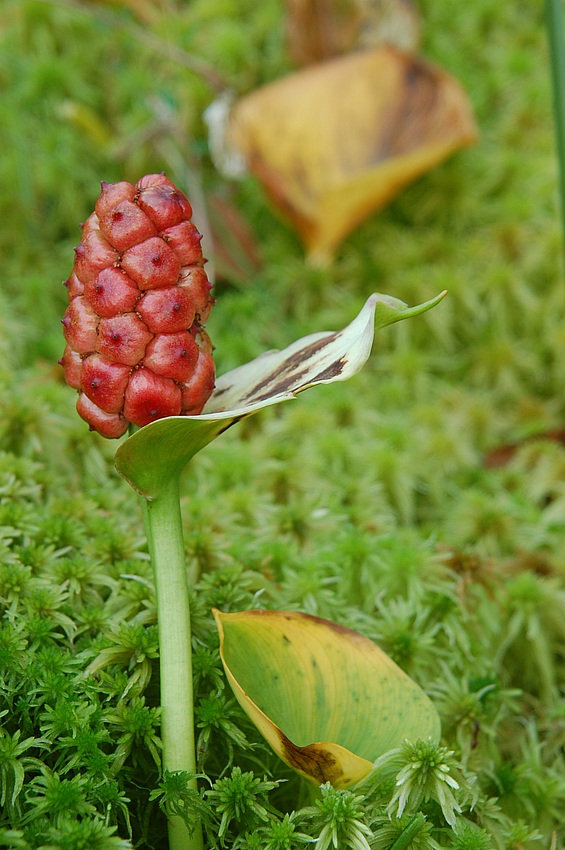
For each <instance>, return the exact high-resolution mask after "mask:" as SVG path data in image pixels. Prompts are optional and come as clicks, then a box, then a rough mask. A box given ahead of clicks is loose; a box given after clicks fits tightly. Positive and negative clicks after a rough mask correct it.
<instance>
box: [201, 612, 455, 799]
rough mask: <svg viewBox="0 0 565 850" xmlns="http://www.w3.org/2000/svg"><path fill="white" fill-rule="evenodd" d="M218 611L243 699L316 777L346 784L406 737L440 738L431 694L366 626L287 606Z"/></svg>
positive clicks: (280, 747) (224, 649)
mask: <svg viewBox="0 0 565 850" xmlns="http://www.w3.org/2000/svg"><path fill="white" fill-rule="evenodd" d="M214 616H215V618H216V623H217V626H218V630H219V633H220V651H221V655H222V661H223V664H224V667H225V669H226V673H227V676H228V679H229V681H230V684H231V686H232V688H233V690H234V693H235V695H236V698H237V699H238V701H239V702H240V704H241V705H242V707H243V709H244V710H245V711H246V712H247V713H248V715H249V717H250V718H251V720H252V721H253V722H254V723H255V724H256V726H257V728H258V729H259V731H260V732H261V733H262V734H263V736H264V737H265V739H266V740H267V741H268V742H269V744H270V745H271V746H272V747H273V749H274V750H275V752H277V753H278V755H279V756H280V757H281V758H282V759H283V761H285V762H286V763H287V764H289V765H290V766H291V767H293V768H294V769H296V770H298V771H299V772H300V773H301V774H303V775H305V776H307V777H308V778H309V779H311V780H313V781H315V782H322V781H331V782H332V784H333V785H334V786H335V787H347V786H348V785H351V784H353V783H354V782H356V781H359V780H360V779H362V778H363V777H364V776H366V775H367V773H368V772H369V770H370V768H371V764H372V762H373V761H374V760H376V759H377V758H378V757H379V756H380V755H382V754H383V753H384V752H386V751H387V750H389V749H392V748H393V747H395V746H398V745H399V744H400V743H401V742H402V741H403V740H404V739H406V738H408V739H416V738H432V739H434V740H438V739H439V717H438V714H437V712H436V710H435V708H434V707H433V705H432V703H431V702H430V700H429V699H428V697H427V696H426V695H425V694H424V692H423V691H422V690H421V689H420V688H419V687H418V686H417V685H416V684H415V683H414V682H413V681H412V680H411V679H410V678H409V677H408V676H407V675H406V674H405V673H404V672H403V671H402V670H401V669H400V668H399V667H398V666H397V665H396V664H395V663H394V662H393V661H392V660H391V659H390V658H389V657H388V656H387V655H386V654H385V653H384V652H382V650H381V649H379V647H377V646H376V644H374V643H372V642H371V641H370V640H368V639H367V638H365V637H363V636H362V635H360V634H358V633H357V632H354V631H351V630H350V629H346V628H344V627H342V626H338V625H337V624H335V623H331V622H330V621H328V620H322V619H320V618H317V617H311V616H309V615H306V614H298V613H296V612H288V611H245V612H242V613H240V614H221V613H220V612H218V611H214Z"/></svg>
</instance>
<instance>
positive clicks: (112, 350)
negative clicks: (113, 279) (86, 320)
mask: <svg viewBox="0 0 565 850" xmlns="http://www.w3.org/2000/svg"><path fill="white" fill-rule="evenodd" d="M152 338H153V334H151V333H150V332H149V331H148V330H147V326H146V325H145V324H144V322H142V320H141V319H140V318H139V316H138V315H137V314H136V313H123V314H122V315H119V316H111V317H110V318H109V319H101V320H100V324H99V326H98V345H97V346H96V349H95V350H96V351H98V353H99V354H102V355H104V357H106V358H107V359H108V360H113V361H115V362H116V363H122V364H125V365H126V366H135V365H136V364H137V363H139V362H140V361H141V360H142V359H143V357H144V355H145V349H146V348H147V343H148V342H150V341H151V339H152Z"/></svg>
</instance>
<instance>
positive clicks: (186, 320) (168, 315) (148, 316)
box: [137, 286, 196, 333]
mask: <svg viewBox="0 0 565 850" xmlns="http://www.w3.org/2000/svg"><path fill="white" fill-rule="evenodd" d="M137 312H138V313H139V315H140V316H141V318H142V319H143V321H144V322H145V324H146V325H147V327H148V328H149V330H150V331H151V332H152V333H174V332H175V331H182V330H185V329H187V328H190V327H191V326H192V323H193V322H194V315H195V312H196V311H195V309H194V303H193V301H192V299H191V298H190V296H189V295H188V294H187V293H186V292H185V291H184V290H183V289H182V288H181V287H180V286H167V287H165V288H164V289H153V290H151V291H150V292H146V293H145V295H144V296H143V297H142V298H140V299H139V301H138V304H137Z"/></svg>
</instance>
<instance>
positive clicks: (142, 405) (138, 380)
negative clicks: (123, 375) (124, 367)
mask: <svg viewBox="0 0 565 850" xmlns="http://www.w3.org/2000/svg"><path fill="white" fill-rule="evenodd" d="M181 399H182V392H181V389H180V387H179V386H178V384H176V383H175V382H174V381H173V380H172V379H171V378H164V377H163V376H162V375H156V374H155V373H154V372H152V371H151V369H145V368H144V367H143V366H142V367H141V368H140V369H137V370H136V371H135V372H134V373H133V374H132V376H131V378H130V379H129V384H128V386H127V389H126V397H125V404H124V416H125V417H126V419H129V421H130V422H133V423H134V425H139V426H140V427H142V426H143V425H148V424H149V423H150V422H154V421H155V420H156V419H162V418H163V417H164V416H178V415H179V414H180V411H181Z"/></svg>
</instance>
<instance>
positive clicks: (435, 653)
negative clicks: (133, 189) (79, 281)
mask: <svg viewBox="0 0 565 850" xmlns="http://www.w3.org/2000/svg"><path fill="white" fill-rule="evenodd" d="M542 5H543V4H541V3H525V2H518V1H517V2H505V3H494V2H492V0H472V2H469V3H453V2H452V0H434V2H432V0H421V2H420V3H419V4H418V6H419V9H420V12H421V15H422V20H423V44H422V53H423V55H424V56H426V57H427V58H429V59H431V60H432V61H434V62H436V63H438V64H440V65H441V66H443V67H444V68H445V69H446V70H448V71H449V72H450V73H452V74H454V75H455V76H456V77H457V78H458V79H459V80H460V81H461V83H462V85H463V86H464V87H465V89H466V91H467V92H468V95H469V97H470V100H471V102H472V104H473V107H474V110H475V114H476V118H477V123H478V126H479V129H480V140H479V142H478V144H477V145H475V146H474V147H472V148H470V149H467V150H465V151H462V152H460V153H458V154H456V155H455V156H454V157H452V158H451V159H450V160H449V161H448V162H446V163H444V164H443V165H441V166H440V167H438V168H436V169H435V170H434V171H432V172H431V173H429V174H428V175H426V176H425V177H423V178H421V179H420V180H419V181H418V182H417V183H415V184H414V185H413V186H411V187H410V188H409V189H407V190H406V191H404V192H403V194H402V195H400V196H399V197H398V198H397V199H396V200H395V201H394V202H393V203H392V204H391V205H390V206H389V207H388V208H387V209H386V210H385V211H384V212H382V213H381V214H379V215H377V216H373V217H371V218H370V219H368V220H367V221H366V222H365V223H364V224H363V225H362V226H360V227H359V228H358V229H357V230H356V232H355V233H354V234H353V235H352V236H351V237H350V238H349V239H348V240H347V241H346V242H344V244H343V245H342V246H341V247H340V249H339V251H338V253H337V256H336V258H335V261H334V262H333V263H332V264H331V265H330V266H329V267H327V268H324V269H319V268H312V267H310V266H308V265H307V264H306V263H305V261H304V254H303V250H302V248H301V246H300V244H299V242H298V240H297V238H296V237H295V235H294V234H293V233H292V231H290V230H289V229H288V228H287V227H286V226H285V225H284V224H283V223H281V222H280V221H279V219H278V218H276V217H275V216H274V214H273V213H272V212H271V211H270V209H269V207H268V206H267V205H266V203H265V199H264V196H263V193H262V191H261V188H260V186H259V185H258V184H257V183H256V182H255V181H254V180H253V179H252V178H246V179H245V180H243V181H242V182H240V183H237V184H234V185H228V184H227V183H226V182H225V181H224V180H223V179H222V178H221V177H220V176H219V175H218V173H217V172H216V171H215V169H214V167H213V165H212V162H211V160H210V157H209V154H208V147H207V136H206V131H205V126H204V123H203V121H202V112H203V110H204V109H205V107H206V106H207V105H208V104H209V103H210V102H211V100H212V99H213V98H214V96H215V92H214V90H213V89H212V88H211V86H210V83H209V81H207V80H206V79H204V78H203V77H202V75H199V74H196V73H195V72H194V70H193V69H192V67H191V59H190V57H199V58H200V59H204V60H205V61H206V63H207V64H208V65H209V67H210V68H212V69H214V70H215V72H216V73H217V74H219V75H220V76H221V77H222V78H223V79H225V80H226V81H227V83H228V84H229V85H230V86H231V87H232V88H233V90H234V91H235V92H239V93H243V92H247V91H250V90H252V89H253V88H255V87H256V86H258V85H260V84H261V83H263V82H266V81H268V80H271V79H274V78H276V77H278V76H281V75H282V74H284V73H285V72H286V71H288V70H289V69H290V68H291V64H290V60H289V59H288V54H287V50H286V46H285V40H284V26H283V23H282V20H283V16H284V4H283V3H282V2H276V0H241V2H235V0H191V2H190V3H185V2H180V0H178V2H172V0H171V2H170V3H162V4H159V3H157V2H155V3H154V4H152V3H146V4H145V3H141V2H133V0H132V2H129V3H126V2H123V3H122V4H119V3H114V4H112V3H91V2H87V0H77V2H74V0H60V2H55V0H53V2H40V0H4V2H3V3H2V4H1V6H0V114H1V116H2V120H1V121H0V151H1V153H0V221H1V226H0V257H1V269H2V277H1V284H0V307H1V309H0V389H1V391H0V609H1V611H2V620H1V622H0V724H1V726H0V812H1V813H0V846H1V847H8V848H23V850H39V848H43V850H82V848H84V850H90V849H91V848H92V850H106V848H108V850H111V848H116V850H117V848H130V847H139V848H147V850H165V848H166V847H167V837H166V836H167V832H166V814H165V812H166V811H169V812H172V811H173V812H177V813H181V814H183V813H184V814H185V815H186V817H187V818H188V819H189V821H190V820H191V819H192V820H193V819H194V818H201V819H202V823H203V827H204V835H205V845H206V848H216V847H226V848H234V850H238V848H249V850H259V848H261V850H293V848H298V847H308V846H313V847H315V848H317V850H326V848H330V847H334V848H337V850H344V848H349V847H351V848H355V850H362V848H366V846H367V845H368V846H369V847H370V848H371V850H391V848H393V850H402V848H404V850H419V848H422V850H424V848H436V847H446V848H457V850H487V849H488V848H500V850H503V848H508V850H520V848H524V850H537V848H539V850H558V848H560V847H563V846H565V843H564V842H565V832H564V828H563V822H564V821H565V761H564V745H565V704H564V702H563V685H564V671H565V556H564V538H565V444H564V442H563V432H564V430H565V404H564V402H565V395H564V390H565V368H564V366H563V362H564V354H565V321H564V320H565V287H564V282H563V250H562V236H561V225H560V221H559V207H558V198H557V189H556V187H557V164H556V159H555V153H554V131H553V122H552V115H551V89H550V77H549V63H548V55H547V45H546V39H545V32H544V20H543V9H542ZM167 8H168V12H166V11H165V10H166V9H167ZM242 21H245V25H243V23H242ZM187 57H188V59H187ZM162 170H165V171H166V172H167V174H168V175H169V176H170V177H171V178H172V179H174V180H175V182H177V183H178V184H179V185H180V186H181V187H182V188H183V189H184V190H185V191H186V192H187V194H188V195H189V197H191V198H192V197H198V196H200V197H204V198H208V197H212V196H213V197H229V198H230V201H231V202H232V203H233V204H234V205H235V207H236V208H237V209H238V210H239V211H240V213H241V215H242V216H243V217H244V218H245V221H246V222H247V224H248V226H249V228H250V230H251V232H252V233H253V237H254V240H255V244H256V248H257V251H258V255H259V260H260V262H259V263H255V262H254V260H253V258H252V257H250V253H249V250H247V251H244V252H243V253H242V254H241V255H240V256H239V259H238V261H237V267H238V273H234V272H233V269H232V273H231V274H229V273H227V272H226V271H225V269H224V270H222V269H221V268H220V274H219V275H218V283H217V286H216V296H217V304H216V307H215V309H214V312H213V315H212V317H211V319H210V321H209V323H208V326H207V328H208V330H209V333H210V335H211V337H212V339H213V342H214V344H215V346H216V361H217V364H218V371H219V372H220V373H222V372H223V371H226V370H227V369H229V368H232V367H234V366H236V365H238V364H241V363H244V362H246V361H247V360H249V359H251V358H253V357H255V356H257V355H258V354H259V353H261V352H262V351H264V350H265V349H268V348H274V347H282V346H284V345H286V344H288V343H290V342H292V341H293V340H294V339H296V338H298V337H299V336H301V335H305V334H307V333H310V332H313V331H317V330H321V329H332V328H339V327H342V326H343V325H344V324H346V323H347V322H348V321H349V320H350V319H352V318H353V317H354V316H355V315H356V313H357V312H358V310H359V309H360V307H361V305H362V304H363V302H364V301H365V299H366V297H367V296H368V295H369V294H370V293H371V292H373V291H378V292H386V293H389V294H390V295H393V296H395V297H397V298H400V299H402V300H403V301H406V302H408V303H410V304H414V303H417V302H420V301H423V300H427V299H428V298H431V297H432V296H433V295H435V294H436V293H437V292H439V291H440V290H442V289H444V288H446V289H448V290H449V295H448V297H447V298H446V299H445V300H444V301H443V302H442V304H440V305H439V306H438V307H436V308H435V309H434V310H433V311H431V312H430V313H428V314H425V315H424V316H422V317H419V318H416V319H413V320H411V321H410V322H406V323H402V324H401V325H397V326H395V327H392V328H390V329H387V330H385V331H383V332H382V333H380V334H379V337H378V339H377V342H376V345H375V349H374V351H373V354H372V356H371V359H370V361H369V363H368V365H367V366H366V368H365V369H364V370H363V372H362V373H361V374H359V375H358V376H357V377H356V378H354V379H353V380H352V381H350V382H348V383H344V384H334V385H332V386H328V387H320V388H318V389H316V390H314V391H313V392H312V393H311V394H309V393H306V394H304V395H303V396H301V397H300V399H299V400H296V401H293V402H292V403H290V404H288V405H282V406H280V407H278V408H276V409H272V410H267V411H264V412H262V413H260V414H259V415H257V416H256V417H254V418H253V419H250V420H249V421H246V422H243V423H241V424H240V425H238V426H237V427H236V428H233V429H230V431H229V432H227V433H226V434H225V435H223V436H222V437H221V438H220V439H219V440H218V441H217V442H216V443H214V444H213V445H211V446H210V447H208V448H207V449H206V450H205V451H204V452H202V453H201V454H200V455H199V456H197V457H196V458H195V460H194V461H193V462H192V463H191V464H190V467H189V468H188V469H187V471H186V473H185V475H184V478H183V487H182V507H183V517H184V523H185V545H186V557H187V564H188V569H189V571H190V575H191V577H192V579H193V581H194V582H196V584H195V587H196V592H195V594H194V604H193V631H194V654H195V655H194V657H195V680H196V688H197V701H196V709H195V710H196V725H197V738H198V740H197V751H198V770H199V772H200V773H201V775H202V779H201V780H200V788H201V794H200V795H196V796H195V795H194V794H193V793H192V792H189V791H188V790H187V787H186V782H185V777H182V776H181V777H178V776H174V775H173V776H170V775H169V776H167V775H165V776H163V775H162V773H161V769H160V768H161V762H160V739H159V729H160V727H159V693H158V690H159V689H158V679H159V675H158V667H159V650H158V641H157V632H156V620H155V601H154V590H153V581H152V575H151V565H150V563H149V558H148V554H147V548H146V543H145V538H144V534H143V525H142V519H141V512H140V509H139V504H138V501H137V497H136V496H135V494H134V493H133V491H132V490H131V489H130V488H129V487H128V486H127V485H126V483H125V482H124V481H123V480H122V479H121V478H120V477H119V476H118V475H117V473H116V472H115V470H114V466H113V453H114V451H115V448H116V443H115V442H109V441H104V440H103V439H102V438H100V437H98V436H97V435H94V434H91V433H89V431H88V429H87V426H86V425H85V424H84V423H83V422H82V421H81V420H80V419H79V418H78V416H77V415H76V413H75V410H74V405H75V400H76V397H75V393H74V392H73V391H72V390H70V389H68V388H67V387H66V386H65V385H64V383H63V380H62V374H61V370H60V367H59V366H57V359H58V358H59V357H60V356H61V353H62V348H63V341H62V334H61V325H60V318H61V316H62V314H63V312H64V309H65V303H66V291H65V289H64V287H62V286H61V280H62V279H64V278H66V277H67V276H68V274H69V271H70V268H71V266H72V261H73V253H72V248H73V246H74V245H75V244H77V243H78V241H79V239H80V230H79V223H80V222H81V221H83V220H84V219H85V218H86V217H87V216H88V214H89V213H90V211H91V209H92V208H93V204H94V202H95V199H96V197H97V195H98V192H99V184H100V181H101V180H106V181H112V180H118V179H128V180H132V181H135V180H136V179H138V177H140V176H141V175H142V174H144V173H147V172H153V171H162ZM218 265H219V263H218ZM213 606H215V607H218V608H220V609H221V610H224V611H238V610H244V609H247V608H251V607H267V608H277V609H289V608H290V609H295V610H299V611H304V612H308V613H312V614H315V615H319V616H322V617H327V618H329V619H332V620H335V621H336V622H339V623H341V624H343V625H346V626H349V627H351V628H354V629H356V630H358V631H360V632H362V633H363V634H364V635H367V636H368V637H370V638H372V639H373V640H375V641H376V642H377V643H378V644H379V645H380V646H381V647H382V648H383V649H384V650H385V651H387V652H388V653H389V654H390V655H391V656H392V658H393V659H394V660H395V661H396V662H397V663H398V664H399V665H400V666H401V667H402V668H403V669H404V670H405V671H406V672H407V673H408V674H409V675H410V676H412V677H413V678H414V679H415V680H416V681H417V682H418V683H419V684H420V685H421V686H422V687H423V688H424V690H425V691H426V692H427V693H428V694H429V695H430V697H431V698H432V700H433V701H434V704H435V705H436V707H437V709H438V711H439V713H440V715H441V719H442V730H443V732H442V734H443V739H442V744H441V747H439V748H436V749H435V750H434V752H431V753H430V752H427V751H426V752H425V753H424V754H423V755H422V753H421V752H419V751H418V752H417V751H415V750H414V748H412V749H411V748H409V747H405V748H404V750H403V751H402V752H401V753H400V755H399V756H398V759H399V760H400V761H399V763H398V764H399V768H402V767H407V766H409V765H412V768H411V769H413V771H414V776H415V777H416V779H415V782H416V785H417V783H418V781H420V779H419V777H420V778H421V782H422V786H421V788H422V789H423V791H422V793H420V794H418V793H416V791H415V792H414V793H413V794H412V795H410V796H409V797H408V800H407V803H406V807H405V808H404V810H403V811H402V813H401V816H400V817H399V816H398V807H397V806H395V805H394V794H395V780H394V776H395V774H394V773H393V774H383V775H382V776H377V777H376V778H373V779H372V780H371V781H370V782H369V783H367V784H366V785H364V786H360V787H359V788H354V789H351V790H348V791H341V792H337V791H335V790H333V789H332V788H330V787H324V788H323V789H322V791H321V792H320V794H318V796H317V797H315V798H314V799H311V796H309V795H308V793H307V792H306V791H305V789H304V788H303V786H302V785H301V783H300V781H299V779H298V778H297V777H295V776H294V775H293V774H292V773H291V772H290V771H289V770H288V769H287V768H285V767H284V765H283V764H282V763H281V762H279V760H278V759H277V757H276V756H275V755H274V754H272V753H271V751H270V750H269V748H268V747H267V746H266V745H265V744H264V743H263V742H262V740H261V738H260V736H259V735H258V733H257V732H256V731H255V729H254V727H252V726H251V725H250V723H249V721H248V720H247V719H246V717H245V715H244V714H243V712H242V711H241V709H240V708H239V706H238V705H237V703H236V702H235V700H234V698H233V696H232V693H231V691H230V688H229V686H228V684H227V682H226V680H225V678H224V674H223V670H222V668H221V664H220V662H219V656H218V638H217V634H216V630H215V627H214V623H213V618H212V614H211V608H212V607H213ZM432 749H433V748H432ZM434 759H435V761H434ZM416 763H417V764H416ZM442 764H443V765H444V766H445V768H446V770H447V769H449V771H450V773H449V775H450V776H451V777H452V778H454V779H453V781H454V782H455V784H456V786H457V788H455V787H453V786H451V785H450V786H449V791H450V793H451V795H452V798H453V800H452V802H451V801H450V800H448V802H447V805H445V800H444V805H442V797H441V794H440V793H438V791H437V787H438V783H437V782H436V783H435V784H434V775H437V770H440V769H443V768H438V765H442ZM397 769H398V768H397ZM434 769H436V774H434ZM418 771H420V772H419V773H418ZM439 785H440V786H441V782H439ZM428 790H429V793H427V792H428ZM446 812H447V817H446ZM450 821H452V822H451V823H450ZM453 825H454V826H455V828H453ZM363 842H365V843H363Z"/></svg>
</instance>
